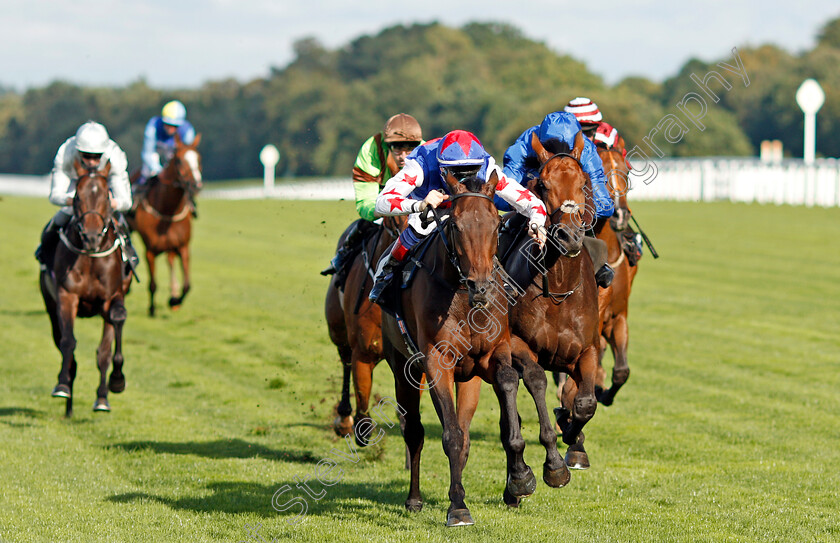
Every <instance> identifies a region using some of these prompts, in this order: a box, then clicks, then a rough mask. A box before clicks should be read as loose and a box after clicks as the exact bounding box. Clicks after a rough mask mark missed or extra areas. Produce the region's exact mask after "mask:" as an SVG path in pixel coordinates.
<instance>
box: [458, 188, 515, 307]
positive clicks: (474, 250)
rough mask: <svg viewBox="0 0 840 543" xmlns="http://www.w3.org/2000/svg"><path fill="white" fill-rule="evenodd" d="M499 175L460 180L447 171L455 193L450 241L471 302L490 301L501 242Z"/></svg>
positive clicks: (481, 304) (477, 304)
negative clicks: (496, 199) (497, 196)
mask: <svg viewBox="0 0 840 543" xmlns="http://www.w3.org/2000/svg"><path fill="white" fill-rule="evenodd" d="M498 182H499V178H498V176H497V175H496V172H495V171H494V172H493V173H492V174H491V175H490V178H489V179H488V180H487V182H486V183H483V182H482V181H481V180H480V179H479V178H478V177H476V176H472V177H468V178H466V179H463V180H461V181H458V180H457V179H456V178H455V176H453V175H452V173H451V172H447V173H446V184H447V185H448V186H449V190H450V192H451V193H452V197H451V200H452V212H451V214H450V216H449V219H448V220H447V229H448V231H449V234H448V236H449V238H448V239H449V241H450V243H451V246H452V248H453V250H454V252H455V256H456V259H457V262H458V265H459V268H460V272H461V275H462V278H461V279H462V280H465V281H466V286H467V289H468V290H469V296H470V305H471V306H483V305H484V304H486V303H487V291H488V287H489V286H490V282H491V280H492V277H493V262H494V261H493V257H494V256H495V254H496V248H497V244H498V233H499V224H500V222H501V219H500V218H499V212H498V210H497V209H496V206H495V204H494V203H493V195H494V194H495V192H496V184H497V183H498Z"/></svg>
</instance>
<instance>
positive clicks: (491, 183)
mask: <svg viewBox="0 0 840 543" xmlns="http://www.w3.org/2000/svg"><path fill="white" fill-rule="evenodd" d="M498 182H499V174H497V173H496V168H493V172H492V173H491V174H490V178H489V179H487V182H486V183H484V187H483V189H484V190H483V191H482V192H484V194H486V195H487V196H493V194H495V192H496V184H497V183H498Z"/></svg>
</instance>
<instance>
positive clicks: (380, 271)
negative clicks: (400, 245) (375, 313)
mask: <svg viewBox="0 0 840 543" xmlns="http://www.w3.org/2000/svg"><path fill="white" fill-rule="evenodd" d="M400 262H402V261H401V260H399V259H398V258H397V257H395V256H394V255H392V254H391V253H390V252H388V253H387V256H386V257H385V258H382V259H381V260H380V261H379V266H377V269H376V277H374V278H373V287H371V289H370V294H369V295H368V299H370V301H371V302H374V303H376V304H380V305H381V304H382V302H383V301H384V300H383V299H382V294H383V292H385V288H386V287H387V286H388V285H389V284H390V283H391V280H392V279H393V278H394V267H395V266H397V264H400Z"/></svg>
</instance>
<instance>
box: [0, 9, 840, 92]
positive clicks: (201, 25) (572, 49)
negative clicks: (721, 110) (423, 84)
mask: <svg viewBox="0 0 840 543" xmlns="http://www.w3.org/2000/svg"><path fill="white" fill-rule="evenodd" d="M796 4H797V5H796V6H795V7H794V3H793V2H790V1H789V0H788V1H785V2H780V1H778V0H768V1H765V2H758V1H757V0H752V1H746V2H742V1H739V0H726V1H723V0H710V1H706V2H702V3H701V2H685V1H683V2H678V1H674V0H640V1H636V2H630V1H625V2H619V1H615V0H600V1H598V2H589V1H584V2H567V1H549V0H537V1H520V2H510V1H509V0H486V1H484V2H474V1H472V0H461V1H453V0H423V1H419V2H412V1H403V2H386V1H380V0H375V1H364V0H356V1H350V0H311V1H308V2H299V1H296V0H294V1H292V0H169V1H162V0H146V1H143V0H133V1H126V0H70V1H63V2H55V0H2V2H0V6H2V12H3V13H2V17H1V18H0V86H3V87H11V88H14V89H16V90H18V91H21V90H25V89H27V88H29V87H39V86H43V85H45V84H47V83H49V82H51V81H54V80H56V79H62V80H65V81H71V82H73V83H77V84H81V85H84V86H123V85H126V84H129V83H131V82H134V81H137V80H139V79H141V78H142V79H144V80H145V81H146V82H147V83H148V84H149V85H150V86H152V87H155V88H162V89H175V88H196V87H198V86H200V85H201V84H202V83H204V82H207V81H218V80H222V79H226V78H230V77H232V78H235V79H237V80H239V81H240V82H245V81H250V80H252V79H255V78H258V77H265V76H267V75H268V74H269V71H270V69H271V67H279V68H281V67H283V66H285V65H286V64H287V63H289V62H290V61H291V60H292V59H293V49H292V45H293V44H294V42H295V41H296V40H298V39H301V38H304V37H315V38H317V39H318V40H319V41H320V42H321V43H322V44H323V45H325V46H326V47H328V48H330V49H333V48H338V47H341V46H342V45H345V44H347V43H349V42H350V41H352V40H353V39H354V38H357V37H359V36H362V35H366V34H367V35H370V34H376V33H377V32H379V31H380V30H381V29H383V28H386V27H389V26H394V25H398V24H403V25H410V24H413V23H428V22H432V21H438V22H440V23H443V24H447V25H450V26H461V25H463V24H465V23H467V22H473V21H480V22H488V21H498V22H506V23H510V24H512V25H513V26H515V27H517V28H518V29H519V30H520V31H522V33H523V34H525V35H526V36H527V37H529V38H532V39H534V40H537V41H542V42H544V43H546V44H547V45H548V46H549V47H550V48H551V49H552V50H554V51H556V52H558V53H564V54H568V55H571V56H572V57H574V58H576V59H577V60H580V61H583V62H584V63H585V64H586V65H587V67H588V68H589V69H590V70H591V71H593V72H595V73H597V74H600V75H601V76H602V77H603V78H604V79H605V80H606V81H607V82H608V83H615V82H617V81H620V80H621V79H622V78H624V77H626V76H630V75H640V76H644V77H647V78H649V79H652V80H655V81H662V80H663V79H665V78H666V77H669V76H672V75H675V74H676V72H677V70H678V69H679V68H680V67H681V66H682V64H684V63H685V61H687V60H688V59H689V58H692V57H696V58H700V59H702V60H707V61H710V60H715V59H728V58H731V56H732V55H731V50H732V48H733V47H742V46H746V45H752V46H755V45H760V44H764V43H774V44H776V45H779V46H781V47H783V48H785V49H787V50H788V51H790V52H792V53H797V52H800V51H803V50H807V49H810V48H811V47H812V46H813V45H814V43H815V38H816V35H817V34H818V32H819V29H820V28H821V27H822V26H823V24H825V23H826V22H827V21H828V20H830V19H833V18H835V17H840V7H837V4H836V3H835V2H827V1H825V0H800V1H799V2H797V3H796Z"/></svg>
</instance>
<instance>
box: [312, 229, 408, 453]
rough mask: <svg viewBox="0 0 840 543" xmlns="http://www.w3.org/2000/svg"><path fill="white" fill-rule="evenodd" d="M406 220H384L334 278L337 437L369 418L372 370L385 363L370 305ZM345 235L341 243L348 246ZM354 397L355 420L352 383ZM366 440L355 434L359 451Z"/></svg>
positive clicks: (330, 316) (378, 313)
mask: <svg viewBox="0 0 840 543" xmlns="http://www.w3.org/2000/svg"><path fill="white" fill-rule="evenodd" d="M405 222H406V221H405V217H400V216H396V217H385V218H383V220H382V224H381V225H380V226H379V227H378V228H377V229H375V230H374V234H373V235H372V236H370V237H368V238H366V239H365V240H364V242H363V246H362V250H361V252H360V253H359V254H358V255H357V256H356V258H355V259H354V260H353V261H352V262H351V263H350V264H348V268H349V269H348V270H347V271H346V274H345V272H339V273H336V274H334V275H333V276H332V279H331V280H330V284H329V287H327V296H326V301H325V303H324V313H325V315H326V319H327V327H328V328H329V333H330V339H331V340H332V342H333V344H335V346H336V348H337V349H338V355H339V358H341V364H342V368H343V377H342V385H341V400H340V401H339V404H338V417H337V418H336V419H335V422H334V429H335V431H336V433H338V434H339V435H341V436H345V435H348V434H349V433H350V432H352V431H353V428H354V421H355V424H357V425H358V424H363V422H362V421H363V420H367V419H369V418H370V416H369V414H368V409H369V408H370V391H371V385H372V384H373V369H374V368H375V367H376V365H377V364H378V363H379V362H380V361H381V360H382V359H383V358H384V356H383V353H382V310H381V309H380V308H379V306H378V305H377V304H375V303H373V302H371V301H370V300H368V294H369V293H370V289H371V286H373V276H374V274H375V272H376V263H377V262H378V261H379V257H380V256H382V253H383V252H384V251H385V250H386V249H387V248H388V247H389V246H390V245H391V243H393V242H394V241H395V240H396V239H397V237H399V235H400V231H401V230H402V229H403V228H404V227H405ZM346 234H347V232H345V233H344V235H342V237H341V239H339V242H338V243H339V246H341V244H342V243H343V242H344V237H345V236H346ZM351 375H352V377H353V388H354V389H355V392H356V394H355V396H356V417H355V418H354V417H352V416H351V413H352V410H353V407H352V405H351V403H350V377H351ZM367 437H368V436H367V435H366V434H364V433H362V432H356V433H355V438H356V442H357V443H358V444H359V446H362V447H364V446H365V445H367V442H368V440H367Z"/></svg>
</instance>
